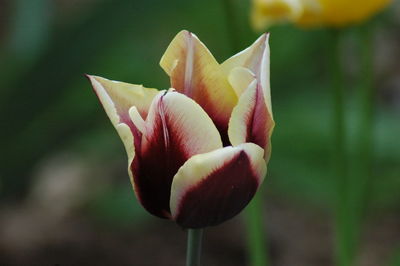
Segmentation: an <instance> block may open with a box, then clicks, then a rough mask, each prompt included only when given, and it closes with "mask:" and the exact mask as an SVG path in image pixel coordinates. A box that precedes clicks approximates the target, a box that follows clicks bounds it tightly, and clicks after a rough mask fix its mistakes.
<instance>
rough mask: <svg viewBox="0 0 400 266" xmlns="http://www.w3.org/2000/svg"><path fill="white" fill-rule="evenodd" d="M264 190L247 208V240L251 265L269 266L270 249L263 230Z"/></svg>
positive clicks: (259, 192)
mask: <svg viewBox="0 0 400 266" xmlns="http://www.w3.org/2000/svg"><path fill="white" fill-rule="evenodd" d="M262 191H263V190H262V189H260V191H258V193H257V194H256V196H255V197H254V198H253V200H252V201H251V202H250V204H249V206H248V207H247V208H246V211H245V215H246V223H247V238H248V240H247V241H248V249H249V261H250V263H249V265H251V266H268V265H269V259H268V247H267V244H266V237H265V234H264V230H263V224H264V223H263V221H264V219H263V211H262V205H263V204H262Z"/></svg>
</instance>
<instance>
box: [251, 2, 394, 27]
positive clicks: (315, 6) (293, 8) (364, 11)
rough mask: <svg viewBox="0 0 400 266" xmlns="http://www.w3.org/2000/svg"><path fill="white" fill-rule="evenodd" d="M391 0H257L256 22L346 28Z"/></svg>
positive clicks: (255, 8) (255, 23) (254, 22)
mask: <svg viewBox="0 0 400 266" xmlns="http://www.w3.org/2000/svg"><path fill="white" fill-rule="evenodd" d="M390 2H391V0H351V1H350V0H253V8H252V23H253V25H254V27H255V28H256V29H263V28H266V27H268V26H271V25H272V24H275V23H280V22H291V23H295V24H297V25H299V26H303V27H313V26H332V27H343V26H348V25H351V24H356V23H360V22H362V21H364V20H367V19H368V18H370V17H371V16H373V15H375V14H376V13H378V12H379V11H381V10H382V9H383V8H385V7H386V6H387V5H388V4H389V3H390Z"/></svg>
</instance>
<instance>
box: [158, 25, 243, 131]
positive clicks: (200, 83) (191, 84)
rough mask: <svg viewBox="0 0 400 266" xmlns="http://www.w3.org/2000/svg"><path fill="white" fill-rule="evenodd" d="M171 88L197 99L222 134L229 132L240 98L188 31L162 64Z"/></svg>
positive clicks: (212, 59)
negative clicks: (230, 121) (234, 108)
mask: <svg viewBox="0 0 400 266" xmlns="http://www.w3.org/2000/svg"><path fill="white" fill-rule="evenodd" d="M160 65H161V67H162V68H163V69H164V70H165V72H166V73H167V74H168V75H169V76H170V78H171V87H173V88H175V89H176V90H177V91H178V92H180V93H183V94H185V95H187V96H189V97H190V98H192V99H194V100H195V101H196V102H197V103H198V104H200V106H201V107H202V108H203V109H204V110H205V111H206V112H207V113H208V114H209V116H210V117H211V119H212V120H213V121H214V122H215V124H216V126H217V128H218V129H220V131H221V130H222V131H223V130H227V126H228V121H229V117H230V114H231V112H232V109H233V107H234V106H235V105H236V103H237V99H238V98H237V96H236V94H235V92H234V91H233V89H232V87H231V86H230V84H229V82H228V79H227V77H228V75H225V73H224V72H223V71H222V70H221V66H220V65H219V64H218V62H217V61H216V60H215V58H214V57H213V56H212V54H211V53H210V51H209V50H208V49H207V47H206V46H205V45H204V44H203V43H202V42H201V41H200V40H199V39H198V38H197V37H196V35H194V34H193V33H190V32H188V31H181V32H180V33H178V34H177V35H176V37H175V38H174V39H173V40H172V42H171V44H170V45H169V46H168V48H167V50H166V51H165V53H164V55H163V57H162V58H161V61H160Z"/></svg>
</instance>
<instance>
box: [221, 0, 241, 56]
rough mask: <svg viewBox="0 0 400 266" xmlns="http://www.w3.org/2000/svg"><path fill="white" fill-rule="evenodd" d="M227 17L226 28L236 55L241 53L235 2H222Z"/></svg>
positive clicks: (224, 0) (229, 0)
mask: <svg viewBox="0 0 400 266" xmlns="http://www.w3.org/2000/svg"><path fill="white" fill-rule="evenodd" d="M222 1H223V5H224V10H225V16H226V26H227V31H228V38H229V40H230V43H231V46H232V50H233V52H234V53H236V52H238V51H239V48H240V38H239V33H238V27H237V25H236V23H237V22H236V21H237V19H236V14H235V8H234V6H235V5H234V3H233V0H222Z"/></svg>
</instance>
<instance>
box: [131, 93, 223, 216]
mask: <svg viewBox="0 0 400 266" xmlns="http://www.w3.org/2000/svg"><path fill="white" fill-rule="evenodd" d="M221 147H222V142H221V137H220V135H219V132H218V130H217V128H216V127H215V125H214V124H213V122H212V120H211V119H210V117H209V116H208V115H207V113H206V112H205V111H204V110H203V109H202V108H201V107H200V106H199V105H198V104H197V103H195V102H194V101H193V100H192V99H190V98H188V97H186V96H185V95H183V94H180V93H178V92H173V91H172V92H171V91H170V92H160V93H159V94H158V95H157V96H156V97H155V99H154V101H153V103H152V105H151V107H150V110H149V114H148V117H147V119H146V122H145V127H144V130H143V136H142V145H141V151H140V160H139V161H140V164H139V169H138V170H137V171H136V172H135V176H134V181H135V185H136V188H137V192H138V197H139V199H140V201H141V203H142V205H143V206H144V207H145V208H146V209H147V210H148V211H149V212H150V213H152V214H154V215H156V216H159V217H165V218H169V217H170V209H169V199H170V193H171V183H172V178H173V177H174V175H175V174H176V173H177V171H178V169H179V168H180V167H181V166H182V165H183V164H184V163H185V162H186V161H187V160H188V159H189V158H190V157H192V156H193V155H196V154H199V153H204V152H209V151H212V150H215V149H219V148H221Z"/></svg>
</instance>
